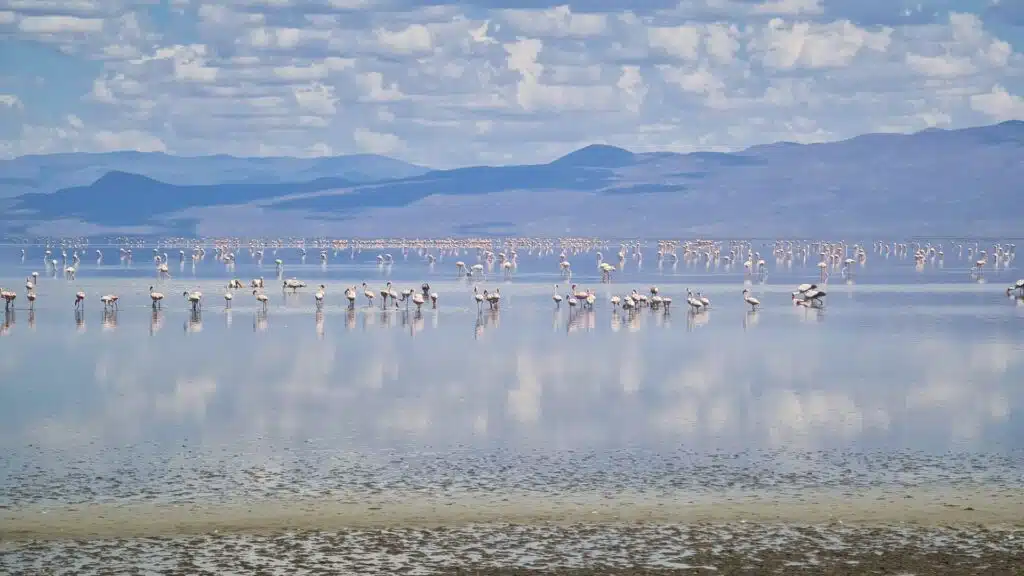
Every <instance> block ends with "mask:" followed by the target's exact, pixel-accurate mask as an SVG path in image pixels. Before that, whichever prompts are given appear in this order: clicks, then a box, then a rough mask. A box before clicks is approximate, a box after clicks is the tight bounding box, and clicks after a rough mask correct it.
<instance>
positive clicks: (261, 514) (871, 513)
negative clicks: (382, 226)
mask: <svg viewBox="0 0 1024 576" xmlns="http://www.w3.org/2000/svg"><path fill="white" fill-rule="evenodd" d="M493 522H502V523H514V524H576V523H595V524H601V523H616V522H653V523H729V522H758V523H765V522H770V523H808V524H813V523H828V522H843V523H849V524H861V525H864V524H868V525H871V524H876V525H891V524H899V523H907V524H914V525H922V526H953V525H965V524H970V525H985V526H1000V525H1002V526H1022V525H1024V495H1022V494H1021V493H1020V492H1019V491H1017V490H1011V489H975V490H971V491H970V492H963V493H960V492H954V491H945V490H878V491H860V492H852V493H842V492H835V491H816V492H812V491H808V492H805V493H801V494H799V495H797V496H773V495H769V494H750V493H747V494H742V493H737V494H728V495H725V494H723V495H721V496H718V497H707V498H702V499H699V500H689V499H687V497H686V496H676V497H673V498H660V499H655V498H651V497H647V496H638V495H628V494H619V495H616V494H612V495H597V494H585V495H576V494H574V495H566V496H557V495H529V494H467V495H460V496H453V497H449V498H425V497H418V496H415V495H408V496H392V497H380V496H378V497H368V498H360V499H358V500H351V501H337V500H330V501H328V500H318V499H275V500H261V501H251V502H230V503H194V504H123V505H119V504H87V505H75V506H51V507H45V508H43V507H37V508H21V509H14V510H0V540H22V539H53V538H133V537H144V536H173V535H190V534H209V533H213V532H219V533H222V534H224V533H269V532H278V531H282V530H341V529H348V528H387V527H396V528H397V527H435V526H460V525H465V524H471V523H493Z"/></svg>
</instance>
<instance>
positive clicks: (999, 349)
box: [0, 306, 1024, 452]
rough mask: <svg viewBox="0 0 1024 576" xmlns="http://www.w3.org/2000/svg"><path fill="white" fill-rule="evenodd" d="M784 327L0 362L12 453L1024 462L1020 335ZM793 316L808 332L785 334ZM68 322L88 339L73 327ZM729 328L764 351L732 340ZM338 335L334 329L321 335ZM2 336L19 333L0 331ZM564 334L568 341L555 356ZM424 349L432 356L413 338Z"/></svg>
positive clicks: (529, 327) (197, 344)
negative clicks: (587, 450)
mask: <svg viewBox="0 0 1024 576" xmlns="http://www.w3.org/2000/svg"><path fill="white" fill-rule="evenodd" d="M143 309H148V308H143ZM791 309H792V312H793V314H796V315H797V318H794V317H793V316H791V315H789V314H787V313H785V310H786V309H783V310H764V311H760V312H753V313H752V312H748V311H743V312H739V311H733V312H735V314H734V315H732V316H730V314H729V312H727V311H724V310H719V311H717V312H716V316H719V318H718V320H716V321H715V322H711V321H710V314H709V313H708V312H700V313H696V314H688V313H687V314H686V322H687V327H688V328H692V329H693V332H692V333H691V332H687V331H677V332H669V331H665V330H656V329H653V328H655V327H657V326H658V323H659V322H661V323H664V322H668V321H669V318H670V317H669V316H665V315H664V314H662V313H658V314H653V315H652V314H650V313H648V312H646V311H641V312H639V313H636V312H625V313H623V312H606V311H603V310H597V311H584V310H577V311H564V310H563V311H562V315H559V312H555V313H554V318H555V322H557V323H558V326H559V329H558V330H556V331H550V330H549V329H547V328H546V327H545V326H544V324H545V323H544V322H538V317H537V315H533V314H530V313H519V314H515V313H511V312H510V311H505V312H504V314H505V315H503V313H502V312H499V311H498V310H484V311H482V312H481V313H480V314H476V313H475V312H470V313H466V314H463V315H461V316H456V315H454V314H453V315H452V316H451V318H452V320H455V319H456V318H462V319H463V320H465V321H469V320H470V319H473V322H474V326H475V330H474V338H475V339H481V342H479V343H477V342H474V338H470V337H469V333H468V330H466V327H467V325H466V324H464V323H462V322H455V321H452V322H448V323H441V324H440V325H436V324H432V323H428V322H427V321H426V320H427V316H431V317H432V318H434V319H436V318H437V317H438V315H439V314H435V313H433V312H426V313H417V312H415V311H410V312H405V311H402V310H399V311H393V310H387V311H379V310H373V311H369V310H364V311H359V310H345V311H343V312H340V313H339V314H333V315H332V314H327V313H321V314H319V315H316V316H314V318H315V322H314V323H315V326H316V328H315V329H310V328H311V326H310V318H309V317H308V316H305V315H304V314H291V315H289V314H284V313H280V314H276V315H275V322H274V325H273V326H272V327H270V326H269V324H268V315H267V314H266V313H264V312H262V311H259V310H255V311H253V312H252V314H253V327H254V332H257V333H260V332H265V331H268V328H270V330H269V334H270V335H272V337H254V336H253V335H249V334H248V332H246V331H242V332H232V333H231V336H230V338H228V337H226V336H227V333H226V332H224V330H225V329H226V328H225V325H222V324H220V323H212V324H211V325H209V326H206V328H207V329H205V330H203V331H202V332H198V326H201V325H202V323H201V316H200V314H199V313H198V312H197V313H196V314H192V313H189V312H184V311H178V312H176V313H169V314H172V316H175V317H176V318H178V319H182V320H183V321H184V322H185V331H186V332H187V333H188V337H186V338H183V337H182V335H181V333H178V332H177V331H169V332H159V330H158V327H159V324H160V322H161V321H162V319H161V318H162V314H163V313H162V312H160V311H158V310H157V311H152V321H151V322H150V323H149V324H150V331H151V334H152V335H153V338H150V339H139V338H137V336H136V335H137V333H138V332H139V330H140V329H142V328H141V326H139V325H138V324H132V323H131V320H130V318H131V316H129V315H127V314H126V315H124V316H122V318H121V322H118V321H117V320H116V319H115V318H116V313H114V314H115V316H114V317H110V318H108V317H107V316H104V322H105V323H106V322H113V323H114V324H116V325H118V329H117V330H114V331H110V332H109V334H107V335H106V337H104V338H92V337H90V338H76V339H69V338H66V337H62V336H61V335H62V331H61V330H60V326H59V325H58V324H57V323H52V324H43V325H41V326H40V333H41V334H42V335H45V336H48V338H47V339H45V341H46V342H47V344H46V346H47V348H46V349H47V354H49V355H51V356H52V357H56V358H61V362H59V363H53V362H50V363H43V364H42V365H41V364H40V363H39V362H36V361H33V360H30V359H31V358H38V353H39V351H40V350H41V348H39V346H40V342H41V340H33V339H26V338H10V339H8V340H6V341H5V350H6V351H7V354H5V356H6V360H5V362H6V363H5V364H4V365H3V367H2V370H3V372H2V373H0V382H2V383H0V436H2V438H3V439H2V440H0V442H2V443H3V444H5V445H6V449H8V450H9V451H15V452H17V451H18V450H20V449H22V448H24V447H25V446H27V445H29V444H33V443H42V444H45V445H48V446H52V447H55V448H57V447H68V446H72V445H76V443H81V442H83V441H85V439H90V440H93V439H94V440H95V441H96V442H97V443H98V445H100V446H103V445H124V444H133V443H138V442H158V443H160V442H171V443H173V442H174V441H175V439H181V438H190V439H196V438H201V439H202V441H203V442H211V443H223V444H232V443H235V442H241V441H243V440H247V439H248V440H251V439H253V438H257V437H259V438H265V439H273V438H278V439H295V438H326V439H329V440H328V441H329V442H330V443H331V444H332V445H334V446H337V447H344V446H376V447H397V446H403V447H407V448H409V447H416V446H418V447H423V446H428V445H429V446H444V445H457V444H469V445H473V444H481V443H485V444H491V443H495V442H498V443H501V444H502V445H504V446H508V447H515V446H519V445H535V446H560V447H596V446H603V447H607V446H622V445H641V446H651V447H657V446H660V445H664V444H668V445H672V446H678V445H680V444H682V445H685V446H688V447H690V448H692V449H696V450H711V449H715V448H729V449H736V450H743V449H746V448H751V447H808V448H815V447H850V446H864V445H867V446H899V447H905V446H909V447H914V448H935V449H940V450H941V449H945V448H946V447H948V446H949V445H951V444H952V443H970V444H972V445H974V446H979V447H982V446H984V447H985V448H987V449H991V448H993V447H998V446H1017V447H1019V446H1021V445H1022V443H1024V440H1022V438H1024V434H1021V432H1024V431H1022V430H1020V419H1019V418H1018V419H1016V420H1015V419H1014V418H1013V417H1012V416H1013V414H1014V412H1017V411H1019V410H1021V408H1022V407H1024V391H1022V390H1021V388H1020V387H1019V386H1017V385H1016V383H1018V382H1020V381H1024V354H1022V352H1024V349H1022V343H1021V341H1020V340H1019V339H1018V338H1016V337H1015V336H1014V334H1015V332H1014V331H1013V330H1010V329H1008V328H1000V326H1001V325H1000V324H999V323H997V322H996V321H995V320H993V319H992V318H989V319H984V318H983V319H981V320H979V319H978V318H975V317H947V316H941V315H936V314H933V313H926V312H924V307H922V309H921V311H920V313H918V314H913V313H908V312H907V311H906V310H900V314H901V316H899V318H898V321H893V317H892V316H886V315H881V314H879V315H875V316H866V317H864V318H863V319H862V321H860V322H859V323H852V324H840V323H838V322H827V323H818V322H817V321H816V320H815V319H816V318H817V317H818V315H820V314H822V313H823V312H822V311H820V310H814V309H807V308H801V307H795V306H792V307H791ZM893 310H894V311H895V310H896V308H893ZM125 312H127V310H125ZM566 312H568V313H566ZM911 312H913V311H911ZM602 313H606V314H607V316H605V318H608V319H610V323H609V324H605V323H604V322H601V321H598V318H599V317H600V316H602ZM548 314H549V312H547V311H544V312H543V313H542V314H541V317H542V318H546V317H547V315H548ZM311 315H312V314H311ZM741 315H742V316H741ZM804 316H808V317H810V318H811V319H812V320H813V321H815V326H816V329H815V330H812V331H801V330H799V329H794V328H795V327H799V324H798V323H799V321H800V320H799V318H802V317H804ZM75 318H76V325H77V324H78V323H79V322H80V323H81V325H82V326H83V327H84V324H85V317H84V314H82V313H81V312H80V311H78V312H76V314H75ZM225 318H226V319H229V318H231V315H230V314H226V315H225ZM740 318H742V325H743V327H744V328H746V329H749V328H751V327H753V326H757V330H754V331H751V332H749V333H748V334H749V336H742V337H737V336H738V335H740V336H741V335H742V334H743V333H742V332H741V331H740V329H739V324H740V321H739V320H740ZM360 320H361V322H360ZM339 321H341V323H343V325H344V326H345V328H346V330H330V329H324V326H325V325H327V324H332V325H339ZM428 324H429V325H428ZM499 324H500V325H501V329H500V330H498V329H495V328H497V327H498V326H499ZM12 325H14V320H13V312H12V313H9V314H7V315H6V316H5V330H9V329H10V326H12ZM573 326H575V328H573ZM640 326H646V327H649V328H652V329H647V330H644V329H639V328H638V327H640ZM566 327H568V330H569V332H573V333H574V335H575V336H576V337H574V338H571V339H566V338H565V332H563V329H566ZM380 328H394V329H380ZM621 328H627V331H622V330H621ZM696 328H700V330H696ZM616 330H619V332H616ZM406 331H408V333H407V332H406ZM629 331H631V332H629ZM421 333H422V334H429V335H431V337H428V338H418V337H417V338H410V335H412V336H416V335H419V334H421ZM63 334H66V329H65V332H63ZM483 336H486V338H482V337H483ZM182 358H188V362H181V359H182ZM27 381H31V382H33V385H32V386H25V385H24V384H23V383H24V382H27ZM54 422H59V423H60V424H59V426H55V425H54Z"/></svg>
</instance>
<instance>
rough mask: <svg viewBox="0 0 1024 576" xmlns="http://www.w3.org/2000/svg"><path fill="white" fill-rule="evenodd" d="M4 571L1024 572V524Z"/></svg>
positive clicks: (106, 549)
mask: <svg viewBox="0 0 1024 576" xmlns="http://www.w3.org/2000/svg"><path fill="white" fill-rule="evenodd" d="M0 550H2V552H0V572H2V573H4V574H39V575H47V574H82V575H88V574H161V575H174V576H179V575H180V576H185V575H193V574H210V575H215V574H216V575H230V574H239V575H241V574H325V575H326V574H357V575H362V574H388V575H394V574H410V575H412V574H465V575H469V574H473V575H480V576H513V575H518V576H526V575H555V574H558V575H566V576H583V575H598V574H600V575H624V576H626V575H630V576H631V575H641V574H650V575H668V574H705V573H707V574H851V575H853V574H858V575H861V574H887V575H895V574H902V575H909V574H915V575H932V574H935V575H939V574H943V575H948V574H954V575H956V574H995V575H1003V574H1005V575H1016V574H1024V529H1013V528H988V527H981V526H974V527H970V526H961V527H921V526H915V527H910V526H845V525H840V524H836V523H833V524H827V525H802V524H776V523H768V524H761V523H728V524H705V523H698V524H651V523H630V524H623V523H612V524H604V523H600V524H589V523H578V524H564V525H563V524H558V525H522V524H503V523H492V524H472V525H466V526H461V527H448V526H436V527H433V528H413V527H404V528H378V529H345V530H332V531H321V530H314V531H286V532H280V533H273V534H206V535H193V536H163V537H151V538H128V539H122V538H117V539H99V540H48V541H44V540H35V541H21V542H6V543H3V544H2V545H0Z"/></svg>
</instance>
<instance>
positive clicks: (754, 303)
mask: <svg viewBox="0 0 1024 576" xmlns="http://www.w3.org/2000/svg"><path fill="white" fill-rule="evenodd" d="M743 301H744V302H746V303H747V304H750V309H751V310H752V311H754V310H757V309H758V307H759V306H761V301H760V300H758V299H757V298H754V297H753V296H751V295H750V290H747V289H746V288H744V289H743Z"/></svg>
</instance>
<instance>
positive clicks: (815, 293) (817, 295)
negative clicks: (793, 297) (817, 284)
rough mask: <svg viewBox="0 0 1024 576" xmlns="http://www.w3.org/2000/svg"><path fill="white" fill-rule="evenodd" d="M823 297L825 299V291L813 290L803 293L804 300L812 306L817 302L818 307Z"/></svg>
mask: <svg viewBox="0 0 1024 576" xmlns="http://www.w3.org/2000/svg"><path fill="white" fill-rule="evenodd" d="M824 297H825V291H824V290H818V289H814V290H808V291H807V292H804V299H805V300H807V301H808V302H810V303H812V304H813V303H815V302H817V303H818V304H819V305H821V304H822V303H823V302H822V300H821V299H822V298H824Z"/></svg>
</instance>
